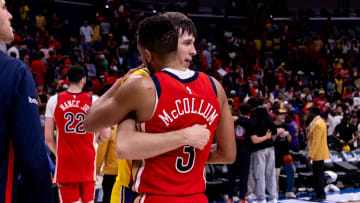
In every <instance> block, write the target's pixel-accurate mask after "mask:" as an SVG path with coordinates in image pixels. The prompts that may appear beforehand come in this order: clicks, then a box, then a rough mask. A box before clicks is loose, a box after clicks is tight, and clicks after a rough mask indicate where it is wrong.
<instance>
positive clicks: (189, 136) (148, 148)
mask: <svg viewBox="0 0 360 203" xmlns="http://www.w3.org/2000/svg"><path fill="white" fill-rule="evenodd" d="M209 138H210V131H209V130H208V129H207V128H206V125H194V126H191V127H187V128H184V129H180V130H176V131H171V132H165V133H144V132H137V131H136V129H135V120H133V119H126V120H124V121H123V122H121V123H120V124H119V126H118V131H117V136H116V152H117V154H118V157H119V159H131V160H138V159H147V158H151V157H154V156H157V155H160V154H163V153H166V152H168V151H171V150H174V149H176V148H178V147H181V146H184V145H189V146H193V147H195V148H198V149H200V150H202V149H203V148H204V147H205V146H206V144H207V143H208V141H209Z"/></svg>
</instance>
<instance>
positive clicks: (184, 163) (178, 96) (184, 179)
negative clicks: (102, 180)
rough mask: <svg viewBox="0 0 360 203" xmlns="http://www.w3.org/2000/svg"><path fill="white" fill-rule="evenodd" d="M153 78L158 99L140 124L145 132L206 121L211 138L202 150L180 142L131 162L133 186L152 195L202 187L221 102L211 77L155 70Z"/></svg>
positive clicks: (187, 192)
mask: <svg viewBox="0 0 360 203" xmlns="http://www.w3.org/2000/svg"><path fill="white" fill-rule="evenodd" d="M152 78H153V81H154V83H155V86H156V90H157V97H158V101H157V104H156V107H155V111H154V114H153V116H152V118H151V119H150V120H148V121H146V122H145V123H142V124H141V130H143V131H146V132H155V133H156V132H167V131H173V130H179V129H182V128H186V127H190V126H193V125H194V124H200V125H204V124H206V125H207V128H208V129H209V130H210V132H211V139H210V140H209V142H208V144H207V145H206V147H205V148H204V150H199V149H195V148H193V147H190V146H182V147H179V148H178V149H175V150H173V151H170V152H167V153H165V154H162V155H159V156H156V157H153V158H150V159H145V160H141V161H140V162H137V163H134V164H133V178H134V180H135V181H134V183H133V185H132V186H133V189H134V190H135V191H136V192H139V193H145V194H149V195H151V194H153V195H174V196H181V195H192V194H197V193H203V192H204V191H205V186H206V180H205V176H204V167H205V163H206V161H207V159H208V156H209V152H210V148H211V143H212V138H213V136H214V132H215V129H216V125H217V123H218V120H219V117H220V106H219V102H218V100H217V93H216V87H215V84H214V81H213V80H212V78H210V77H209V76H208V75H206V74H204V73H201V72H194V75H193V76H192V77H189V78H187V79H180V78H179V77H178V76H176V75H175V74H173V73H170V72H168V71H161V72H158V73H155V74H154V75H153V76H152Z"/></svg>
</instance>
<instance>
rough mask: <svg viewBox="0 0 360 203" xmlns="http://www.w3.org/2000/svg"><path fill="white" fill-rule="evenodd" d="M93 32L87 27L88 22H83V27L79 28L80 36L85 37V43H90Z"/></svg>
mask: <svg viewBox="0 0 360 203" xmlns="http://www.w3.org/2000/svg"><path fill="white" fill-rule="evenodd" d="M93 34H94V31H93V29H92V27H91V26H89V25H88V21H87V20H84V25H82V26H81V27H80V35H81V36H84V37H85V42H87V43H91V36H92V35H93Z"/></svg>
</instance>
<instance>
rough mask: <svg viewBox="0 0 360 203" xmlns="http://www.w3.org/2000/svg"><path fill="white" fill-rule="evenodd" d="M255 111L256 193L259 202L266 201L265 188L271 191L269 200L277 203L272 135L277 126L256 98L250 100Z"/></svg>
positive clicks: (253, 120) (253, 112)
mask: <svg viewBox="0 0 360 203" xmlns="http://www.w3.org/2000/svg"><path fill="white" fill-rule="evenodd" d="M248 103H249V104H250V105H251V107H252V109H253V111H252V112H251V121H252V122H253V125H254V126H256V136H255V135H252V136H251V142H252V143H253V144H252V153H251V161H252V162H253V164H252V166H253V167H252V168H251V169H250V171H252V174H253V176H254V179H255V195H256V201H257V202H258V203H265V202H266V199H265V198H266V196H265V189H266V190H267V191H268V192H269V200H270V202H271V203H276V202H277V198H278V193H277V190H276V172H275V152H274V146H273V140H272V139H271V136H272V135H274V136H275V135H276V133H277V132H276V127H275V125H274V122H273V121H272V118H271V116H270V115H269V114H268V112H267V111H266V110H265V108H263V107H262V106H261V105H262V103H261V102H260V101H259V100H258V99H255V98H252V99H250V100H249V101H248Z"/></svg>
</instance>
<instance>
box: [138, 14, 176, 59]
mask: <svg viewBox="0 0 360 203" xmlns="http://www.w3.org/2000/svg"><path fill="white" fill-rule="evenodd" d="M137 33H138V43H139V44H140V45H141V46H142V47H143V48H145V49H147V50H149V51H151V52H155V53H157V54H158V55H159V56H163V55H167V54H169V53H171V52H174V51H176V50H177V44H178V35H177V33H176V30H175V27H174V25H173V23H172V22H171V21H170V20H169V19H168V18H166V17H164V16H151V17H147V18H145V19H144V20H142V21H141V22H140V24H139V27H138V30H137Z"/></svg>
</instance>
